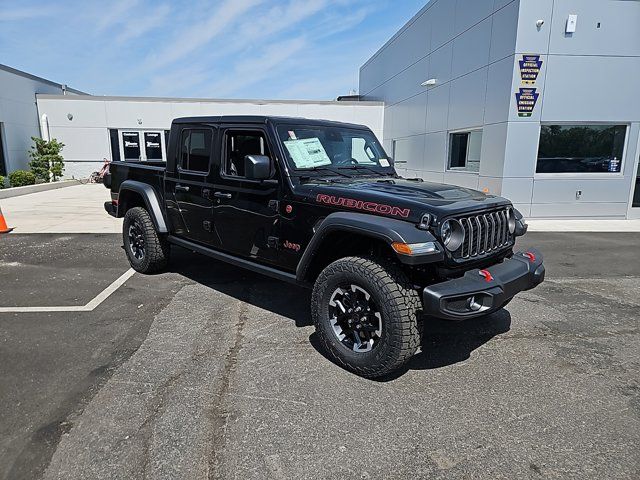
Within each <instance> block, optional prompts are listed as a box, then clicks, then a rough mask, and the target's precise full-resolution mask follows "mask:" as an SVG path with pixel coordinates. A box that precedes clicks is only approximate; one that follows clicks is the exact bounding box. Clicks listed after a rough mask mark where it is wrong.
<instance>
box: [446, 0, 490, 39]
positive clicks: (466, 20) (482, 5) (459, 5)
mask: <svg viewBox="0 0 640 480" xmlns="http://www.w3.org/2000/svg"><path fill="white" fill-rule="evenodd" d="M455 3H456V19H455V22H454V34H455V35H459V34H461V33H462V32H464V31H465V30H468V29H469V28H471V27H473V26H474V25H475V24H477V23H478V22H480V21H481V20H483V19H485V18H487V17H488V16H490V15H491V13H492V12H493V4H494V0H456V2H455Z"/></svg>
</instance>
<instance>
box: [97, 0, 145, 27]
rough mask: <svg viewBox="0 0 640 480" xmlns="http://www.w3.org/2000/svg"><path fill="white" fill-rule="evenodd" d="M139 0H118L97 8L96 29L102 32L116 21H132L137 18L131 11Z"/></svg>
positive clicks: (116, 22)
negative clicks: (107, 5)
mask: <svg viewBox="0 0 640 480" xmlns="http://www.w3.org/2000/svg"><path fill="white" fill-rule="evenodd" d="M138 2H139V0H118V1H117V2H114V3H112V4H110V5H109V7H108V8H105V7H104V6H103V7H102V8H100V9H99V10H97V12H96V13H97V21H96V27H95V28H96V31H97V32H99V33H100V32H104V31H105V30H107V29H108V28H109V27H111V26H113V25H116V24H118V23H125V22H133V21H134V20H139V19H138V18H136V15H135V12H134V11H133V10H134V9H135V7H136V6H137V5H138Z"/></svg>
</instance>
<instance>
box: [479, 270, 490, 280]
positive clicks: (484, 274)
mask: <svg viewBox="0 0 640 480" xmlns="http://www.w3.org/2000/svg"><path fill="white" fill-rule="evenodd" d="M478 273H479V274H480V276H482V277H484V279H485V281H487V282H490V281H491V280H493V275H491V272H490V271H489V270H480V271H479V272H478Z"/></svg>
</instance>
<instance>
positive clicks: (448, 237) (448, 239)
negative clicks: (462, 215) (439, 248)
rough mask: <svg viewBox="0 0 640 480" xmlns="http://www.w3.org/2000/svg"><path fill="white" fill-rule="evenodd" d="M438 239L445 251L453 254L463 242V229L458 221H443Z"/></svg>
mask: <svg viewBox="0 0 640 480" xmlns="http://www.w3.org/2000/svg"><path fill="white" fill-rule="evenodd" d="M440 238H441V239H442V243H443V244H444V246H445V248H446V249H447V250H449V251H450V252H455V251H456V250H457V249H458V248H460V245H462V242H463V241H464V229H463V228H462V225H461V224H460V222H459V221H458V220H445V221H444V222H443V223H442V226H441V227H440Z"/></svg>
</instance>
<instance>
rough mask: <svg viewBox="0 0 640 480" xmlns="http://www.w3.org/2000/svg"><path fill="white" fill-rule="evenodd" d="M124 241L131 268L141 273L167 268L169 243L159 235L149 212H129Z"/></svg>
mask: <svg viewBox="0 0 640 480" xmlns="http://www.w3.org/2000/svg"><path fill="white" fill-rule="evenodd" d="M122 240H123V242H124V249H125V252H126V253H127V258H128V259H129V263H130V264H131V266H132V267H133V268H134V269H135V270H136V271H138V272H141V273H154V272H159V271H160V270H162V269H164V268H165V267H166V266H167V262H168V260H169V243H168V242H167V240H166V239H165V238H164V237H161V236H160V235H158V232H157V231H156V229H155V227H154V225H153V220H151V216H150V215H149V212H147V211H146V210H145V209H144V208H142V207H134V208H132V209H130V210H128V211H127V213H126V214H125V216H124V222H123V223H122Z"/></svg>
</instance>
